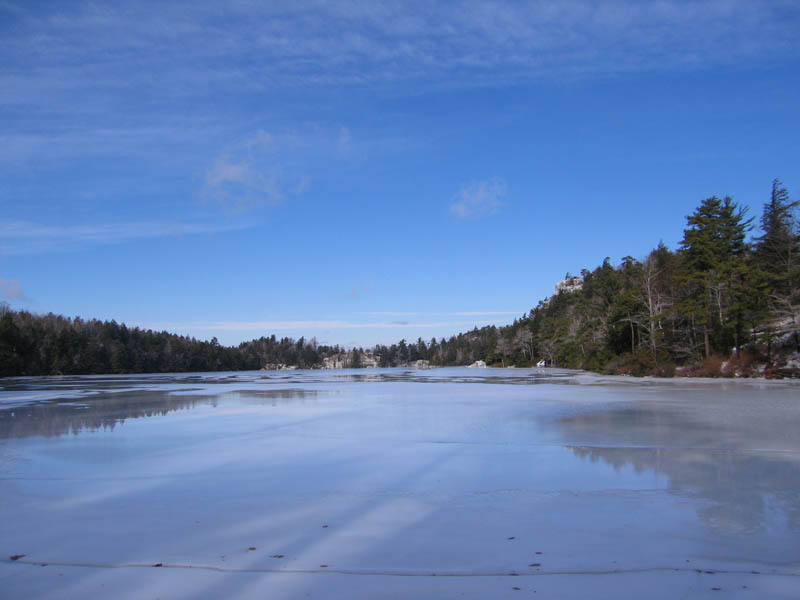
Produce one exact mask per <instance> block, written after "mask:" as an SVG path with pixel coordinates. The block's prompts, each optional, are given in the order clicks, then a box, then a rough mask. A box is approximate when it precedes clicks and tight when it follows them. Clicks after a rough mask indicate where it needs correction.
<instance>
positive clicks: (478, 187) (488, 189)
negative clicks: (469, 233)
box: [450, 179, 506, 219]
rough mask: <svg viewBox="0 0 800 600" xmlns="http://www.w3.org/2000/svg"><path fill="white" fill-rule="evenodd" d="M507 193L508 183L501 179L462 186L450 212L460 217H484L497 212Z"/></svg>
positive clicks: (454, 198) (453, 200)
mask: <svg viewBox="0 0 800 600" xmlns="http://www.w3.org/2000/svg"><path fill="white" fill-rule="evenodd" d="M505 195H506V183H505V182H504V181H502V180H499V179H491V180H488V181H477V182H474V183H470V184H468V185H466V186H464V187H463V188H461V189H460V190H459V191H458V193H457V194H456V195H455V196H454V197H453V199H452V202H451V204H450V212H452V213H453V214H454V215H456V216H457V217H458V218H460V219H468V218H474V217H483V216H486V215H490V214H492V213H495V212H497V211H498V210H499V209H500V207H501V206H503V203H502V202H501V198H503V196H505Z"/></svg>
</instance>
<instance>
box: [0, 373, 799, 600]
mask: <svg viewBox="0 0 800 600" xmlns="http://www.w3.org/2000/svg"><path fill="white" fill-rule="evenodd" d="M0 515H1V516H2V528H0V559H1V560H0V590H1V591H0V596H2V597H3V598H100V597H108V598H112V597H113V598H131V599H133V598H136V599H140V598H159V597H160V598H170V599H174V598H305V597H311V598H408V597H418V598H506V597H507V598H520V597H531V596H535V597H540V598H721V597H724V598H750V599H755V598H792V599H796V598H799V597H800V385H798V383H797V382H773V381H712V380H686V379H676V380H647V379H645V380H636V379H629V378H616V377H601V376H595V375H590V374H585V373H574V372H568V371H556V370H550V369H548V370H528V369H513V370H512V369H505V370H492V369H435V370H430V371H409V370H402V369H387V370H358V371H294V372H248V373H221V374H219V373H217V374H181V375H145V376H98V377H59V378H35V379H34V378H25V379H10V380H0ZM12 557H13V559H12Z"/></svg>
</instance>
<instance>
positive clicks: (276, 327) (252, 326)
mask: <svg viewBox="0 0 800 600" xmlns="http://www.w3.org/2000/svg"><path fill="white" fill-rule="evenodd" d="M473 325H475V322H474V321H424V322H411V321H404V320H398V321H379V322H359V321H344V320H342V321H340V320H329V321H326V320H322V321H216V322H190V323H179V322H173V323H153V324H150V325H147V327H149V328H151V329H159V330H161V329H166V330H168V331H173V330H192V331H265V332H268V331H285V330H327V329H402V328H434V327H463V326H473Z"/></svg>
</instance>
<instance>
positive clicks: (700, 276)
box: [681, 196, 751, 358]
mask: <svg viewBox="0 0 800 600" xmlns="http://www.w3.org/2000/svg"><path fill="white" fill-rule="evenodd" d="M745 213H746V210H743V209H741V208H739V207H738V206H737V204H736V203H735V202H733V200H732V199H731V198H729V197H726V198H724V199H722V200H720V199H719V198H717V197H716V196H714V197H711V198H707V199H706V200H703V202H702V203H701V204H700V206H699V207H698V208H697V209H696V210H695V212H694V213H693V214H692V215H690V216H688V217H687V218H686V219H687V223H688V227H687V229H685V230H684V232H683V241H682V242H681V254H682V256H683V273H682V279H683V281H684V283H685V286H686V292H687V293H686V296H685V298H684V301H683V303H682V308H683V310H684V311H685V312H686V314H687V316H688V317H689V318H690V323H691V326H692V327H693V328H695V327H696V328H699V329H700V330H701V331H702V334H703V348H704V353H705V356H706V358H708V357H709V356H711V352H712V341H714V339H712V338H715V340H716V346H717V347H718V348H719V349H723V348H724V349H727V348H729V347H730V346H731V345H733V343H734V339H733V338H735V334H734V335H731V331H730V328H729V327H728V325H729V322H728V317H729V315H728V310H729V309H730V308H731V305H732V303H733V300H734V298H735V297H736V294H737V291H738V287H739V286H740V285H741V283H740V282H741V281H742V278H741V277H740V272H741V270H742V269H743V268H744V259H745V255H746V252H747V244H746V243H745V234H746V232H747V230H748V228H749V227H750V222H751V219H745Z"/></svg>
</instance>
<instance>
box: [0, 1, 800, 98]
mask: <svg viewBox="0 0 800 600" xmlns="http://www.w3.org/2000/svg"><path fill="white" fill-rule="evenodd" d="M11 6H12V7H14V4H13V3H12V4H11ZM17 9H18V10H15V11H11V10H7V11H5V16H6V17H7V19H8V21H9V23H8V25H9V26H8V28H7V29H6V31H5V32H4V36H3V40H1V41H0V52H2V55H3V56H4V57H5V58H6V60H7V61H9V62H8V63H7V64H15V63H16V64H20V65H22V64H25V65H28V66H29V67H31V68H27V69H24V70H23V69H14V70H11V71H9V72H7V73H6V75H5V77H4V78H3V79H0V90H3V92H0V101H2V99H3V98H5V99H9V98H13V95H14V94H22V95H24V96H25V97H26V98H31V99H37V98H41V99H42V100H45V99H46V100H51V98H48V96H47V95H46V94H42V92H43V91H49V92H51V93H56V94H57V95H58V96H60V97H62V98H63V97H64V96H67V95H76V94H78V95H82V93H81V92H80V87H81V86H84V85H88V86H89V88H90V89H89V90H87V92H91V91H92V90H98V89H104V90H105V91H108V90H109V87H111V88H116V89H125V90H132V89H136V90H137V92H140V91H142V90H143V89H145V90H146V91H147V93H148V94H152V95H153V96H155V97H160V98H163V97H164V96H178V95H180V96H181V97H185V96H186V95H187V90H191V91H192V93H195V92H196V91H198V90H202V91H209V90H219V91H220V92H224V91H226V90H229V89H232V88H234V87H235V88H236V89H240V90H259V91H274V90H275V88H276V86H277V87H285V86H293V87H299V86H307V85H314V84H336V85H343V84H354V85H359V86H360V85H364V84H365V83H380V82H398V81H400V82H407V81H409V80H415V81H425V82H428V83H431V84H432V83H433V82H440V83H443V84H446V85H453V84H455V85H458V86H470V85H485V84H486V83H488V82H496V81H509V82H510V81H520V79H522V80H525V79H528V80H530V79H542V78H546V79H563V78H564V77H586V76H597V75H609V74H611V75H614V74H618V73H620V72H631V71H638V72H641V71H652V70H658V71H664V70H674V69H686V68H690V69H703V68H708V67H713V66H719V65H731V66H736V65H740V64H744V65H746V64H747V63H748V62H752V61H760V60H770V59H777V60H785V59H788V58H790V57H795V58H796V57H797V53H798V48H799V46H798V44H799V42H798V39H797V36H796V32H797V30H798V25H799V24H800V23H799V21H800V6H798V3H797V2H796V1H794V0H771V1H770V2H753V1H752V0H706V1H700V2H698V1H694V0H673V1H671V2H664V1H659V0H607V1H606V2H595V1H593V0H543V1H539V2H535V3H531V2H528V3H518V2H513V1H511V0H506V1H495V2H481V1H479V0H464V1H461V2H455V3H453V2H450V3H441V4H439V3H427V2H404V3H396V2H389V1H380V0H375V1H373V2H368V3H364V2H358V1H356V0H353V1H344V0H343V1H340V2H318V1H315V0H297V1H296V2H293V3H292V6H291V7H287V5H285V4H283V3H262V2H238V3H235V4H230V5H227V6H226V7H225V11H224V18H220V12H219V6H218V3H217V2H189V1H188V0H185V1H183V2H181V1H177V2H170V3H166V4H165V3H163V2H156V1H151V2H147V1H145V2H139V3H137V5H136V10H135V11H131V10H130V9H128V8H127V7H123V6H113V5H104V6H98V5H95V4H93V3H85V4H82V5H79V6H71V7H70V10H68V11H67V10H58V9H52V10H47V9H43V8H41V6H40V5H37V4H30V3H23V2H19V3H17ZM331 31H337V32H338V34H337V35H335V36H332V35H331ZM23 58H24V59H25V60H23ZM121 73H124V74H125V75H124V77H123V76H121V75H120V74H121ZM12 77H13V78H14V81H15V82H16V85H14V86H10V85H7V84H8V83H9V82H10V78H12ZM12 90H13V91H12ZM86 97H91V96H90V95H89V94H87V96H86ZM98 101H99V98H97V99H95V100H94V102H98Z"/></svg>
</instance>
